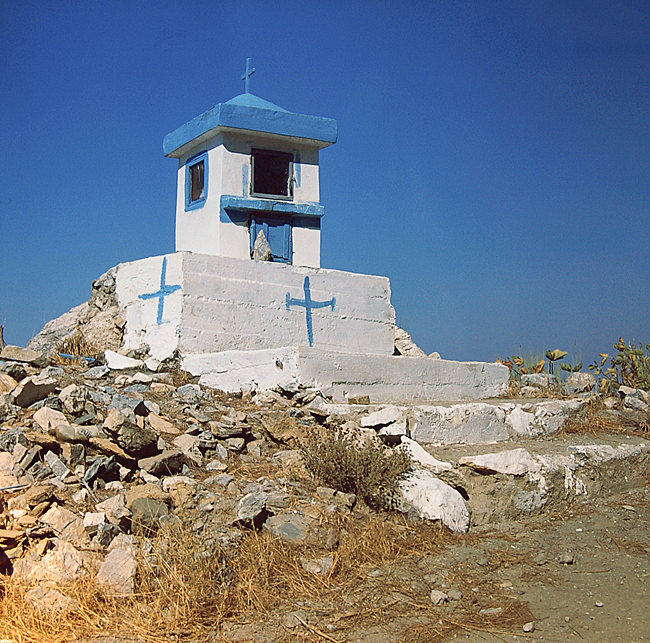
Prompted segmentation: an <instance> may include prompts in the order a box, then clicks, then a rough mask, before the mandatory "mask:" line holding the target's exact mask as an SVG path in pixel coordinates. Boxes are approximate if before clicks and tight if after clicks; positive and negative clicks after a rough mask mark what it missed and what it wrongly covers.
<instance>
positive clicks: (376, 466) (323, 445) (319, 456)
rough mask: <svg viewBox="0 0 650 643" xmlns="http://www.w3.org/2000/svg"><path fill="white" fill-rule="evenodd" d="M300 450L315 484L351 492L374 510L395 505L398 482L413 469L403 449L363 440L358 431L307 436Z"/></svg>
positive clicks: (329, 431) (397, 500) (328, 432)
mask: <svg viewBox="0 0 650 643" xmlns="http://www.w3.org/2000/svg"><path fill="white" fill-rule="evenodd" d="M300 451H301V455H302V461H303V463H304V465H305V468H306V469H307V471H309V473H310V474H311V475H312V477H313V478H314V480H315V481H316V482H317V483H319V484H322V485H325V486H327V487H331V488H333V489H337V490H338V491H342V492H344V493H354V494H356V495H357V497H359V498H361V499H362V500H363V501H364V502H365V503H366V504H367V505H368V507H370V508H371V509H374V510H376V511H384V510H390V509H394V508H395V507H396V506H397V505H398V502H399V493H398V487H397V485H398V483H399V481H400V480H402V479H403V478H404V477H405V476H406V475H407V474H408V473H409V472H410V471H411V470H412V469H413V461H412V460H411V457H410V456H409V454H408V453H407V452H406V451H404V450H403V449H400V448H395V449H389V448H387V447H385V446H384V445H383V444H382V443H381V442H379V441H378V440H365V441H364V440H363V439H362V437H361V435H360V433H359V432H358V431H344V430H342V429H340V428H334V429H330V430H327V431H324V432H322V433H320V434H315V435H310V436H309V438H308V439H307V440H306V441H305V443H304V444H303V445H302V446H301V449H300Z"/></svg>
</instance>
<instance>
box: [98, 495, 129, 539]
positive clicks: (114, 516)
mask: <svg viewBox="0 0 650 643" xmlns="http://www.w3.org/2000/svg"><path fill="white" fill-rule="evenodd" d="M95 509H97V511H101V512H103V513H104V514H106V518H107V520H108V522H110V523H112V524H113V525H117V526H118V527H119V528H120V529H121V530H122V531H127V530H128V529H129V527H130V525H131V512H130V511H129V510H128V509H127V507H126V501H125V500H124V496H123V495H122V494H117V495H116V496H113V497H112V498H108V499H107V500H104V501H103V502H99V503H97V504H96V505H95Z"/></svg>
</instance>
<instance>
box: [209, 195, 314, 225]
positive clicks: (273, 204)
mask: <svg viewBox="0 0 650 643" xmlns="http://www.w3.org/2000/svg"><path fill="white" fill-rule="evenodd" d="M219 210H220V215H219V218H220V220H221V221H222V222H223V223H228V222H230V221H231V217H230V216H229V215H228V212H227V211H228V210H235V211H239V212H269V213H273V212H278V213H282V214H291V215H299V216H301V217H310V218H317V219H320V218H321V217H322V216H323V215H324V214H325V207H324V206H322V205H321V204H320V203H287V202H286V201H274V200H272V199H247V198H242V197H240V196H231V195H228V194H224V195H222V197H221V203H220V208H219Z"/></svg>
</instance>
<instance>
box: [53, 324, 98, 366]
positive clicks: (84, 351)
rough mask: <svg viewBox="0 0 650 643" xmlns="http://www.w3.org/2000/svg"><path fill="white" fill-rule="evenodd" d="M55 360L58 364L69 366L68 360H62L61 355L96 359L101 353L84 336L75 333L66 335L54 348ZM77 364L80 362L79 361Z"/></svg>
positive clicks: (78, 332)
mask: <svg viewBox="0 0 650 643" xmlns="http://www.w3.org/2000/svg"><path fill="white" fill-rule="evenodd" d="M54 350H55V359H56V361H58V362H59V363H65V364H69V363H70V360H69V359H66V358H62V357H61V354H64V355H72V357H77V358H82V357H93V358H95V357H97V356H98V355H99V354H100V353H101V352H102V351H101V349H100V348H98V347H97V346H95V344H93V343H92V342H91V341H89V340H88V339H86V337H85V335H84V334H83V333H82V332H81V331H80V330H78V331H76V332H75V333H73V334H72V335H68V337H66V338H65V339H64V340H62V341H61V342H59V343H58V344H57V345H56V347H55V349H54ZM78 361H79V362H81V361H82V360H81V359H79V360H78Z"/></svg>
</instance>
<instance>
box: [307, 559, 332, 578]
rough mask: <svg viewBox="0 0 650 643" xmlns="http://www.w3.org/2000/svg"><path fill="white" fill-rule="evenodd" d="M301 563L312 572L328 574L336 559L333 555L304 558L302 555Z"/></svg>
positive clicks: (320, 574) (321, 574)
mask: <svg viewBox="0 0 650 643" xmlns="http://www.w3.org/2000/svg"><path fill="white" fill-rule="evenodd" d="M300 565H301V567H302V568H303V569H304V570H305V571H306V572H309V573H310V574H317V575H318V576H327V575H328V574H329V573H330V572H331V571H332V568H333V567H334V559H333V558H332V557H331V556H323V558H303V557H302V556H301V557H300Z"/></svg>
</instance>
